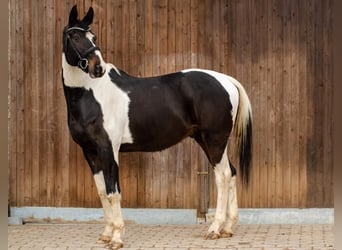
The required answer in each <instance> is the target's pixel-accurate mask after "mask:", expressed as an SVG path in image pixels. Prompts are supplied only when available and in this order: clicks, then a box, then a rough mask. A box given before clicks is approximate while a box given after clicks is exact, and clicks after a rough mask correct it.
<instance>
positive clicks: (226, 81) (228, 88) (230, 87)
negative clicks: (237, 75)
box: [181, 68, 239, 121]
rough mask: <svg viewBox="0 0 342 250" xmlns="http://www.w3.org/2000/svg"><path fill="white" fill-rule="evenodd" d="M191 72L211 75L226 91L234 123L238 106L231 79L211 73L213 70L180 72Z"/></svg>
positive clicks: (235, 89)
mask: <svg viewBox="0 0 342 250" xmlns="http://www.w3.org/2000/svg"><path fill="white" fill-rule="evenodd" d="M191 71H199V72H203V73H206V74H208V75H211V76H212V77H214V78H215V79H216V80H217V81H218V82H219V83H220V84H221V85H222V87H223V88H224V89H225V90H226V91H227V93H228V94H229V98H230V102H231V104H232V113H231V114H232V116H233V121H235V118H236V113H237V109H238V106H239V91H238V89H237V87H236V86H235V85H234V83H233V81H232V77H230V76H228V75H225V74H222V73H219V72H216V71H213V70H207V69H196V68H193V69H184V70H182V71H181V72H183V73H187V72H191Z"/></svg>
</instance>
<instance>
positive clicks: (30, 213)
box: [8, 207, 334, 225]
mask: <svg viewBox="0 0 342 250" xmlns="http://www.w3.org/2000/svg"><path fill="white" fill-rule="evenodd" d="M214 212H215V210H214V209H209V211H208V214H207V216H206V221H207V222H210V221H212V219H213V218H214ZM122 213H123V216H124V219H125V221H127V222H130V223H137V224H197V223H198V222H199V221H200V220H198V218H197V216H196V214H197V213H196V209H153V208H152V209H148V208H137V209H135V208H123V209H122ZM35 220H36V221H39V222H57V223H63V222H103V210H102V208H61V207H58V208H57V207H12V208H11V217H8V224H9V225H18V224H24V223H26V222H30V221H31V222H32V221H33V222H34V221H35ZM238 223H239V224H333V223H334V209H333V208H306V209H296V208H274V209H247V208H242V209H239V222H238Z"/></svg>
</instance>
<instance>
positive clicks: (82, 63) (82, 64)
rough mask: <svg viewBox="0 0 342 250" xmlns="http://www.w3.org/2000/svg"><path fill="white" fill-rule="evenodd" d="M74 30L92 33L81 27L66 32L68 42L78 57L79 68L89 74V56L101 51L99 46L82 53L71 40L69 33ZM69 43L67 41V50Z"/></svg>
mask: <svg viewBox="0 0 342 250" xmlns="http://www.w3.org/2000/svg"><path fill="white" fill-rule="evenodd" d="M73 30H79V31H82V32H88V31H90V29H83V28H80V27H71V28H69V29H67V30H66V31H64V33H65V35H66V40H67V41H69V43H70V45H71V48H72V49H73V50H74V51H75V53H76V55H77V57H78V59H79V60H78V63H77V65H78V67H79V68H80V69H82V70H83V71H84V72H86V73H88V72H87V69H88V64H89V62H88V58H87V57H88V56H89V54H90V53H92V52H93V51H95V50H100V48H99V47H97V46H93V47H90V48H89V49H87V50H86V51H85V52H84V53H81V52H80V51H79V50H78V49H77V48H76V46H75V44H74V42H73V41H72V40H71V37H70V35H69V32H70V31H73ZM67 41H65V48H67V46H68V43H67Z"/></svg>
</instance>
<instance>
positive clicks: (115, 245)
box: [110, 242, 123, 250]
mask: <svg viewBox="0 0 342 250" xmlns="http://www.w3.org/2000/svg"><path fill="white" fill-rule="evenodd" d="M122 247H123V244H122V243H121V242H112V246H111V248H110V249H112V250H117V249H120V248H122Z"/></svg>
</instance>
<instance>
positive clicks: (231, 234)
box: [220, 231, 233, 238]
mask: <svg viewBox="0 0 342 250" xmlns="http://www.w3.org/2000/svg"><path fill="white" fill-rule="evenodd" d="M232 236H233V233H231V232H224V231H222V232H221V233H220V237H221V238H230V237H232Z"/></svg>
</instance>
